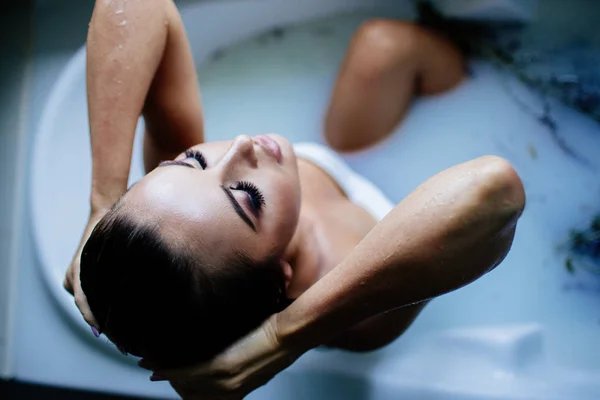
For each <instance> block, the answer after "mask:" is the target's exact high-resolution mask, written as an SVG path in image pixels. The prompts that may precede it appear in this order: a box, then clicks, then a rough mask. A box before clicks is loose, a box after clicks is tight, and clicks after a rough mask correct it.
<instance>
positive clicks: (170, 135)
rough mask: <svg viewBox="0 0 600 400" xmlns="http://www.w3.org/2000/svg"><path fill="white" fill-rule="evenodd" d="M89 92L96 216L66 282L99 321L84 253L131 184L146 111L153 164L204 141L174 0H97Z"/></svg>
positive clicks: (193, 75) (84, 311)
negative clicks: (85, 280)
mask: <svg viewBox="0 0 600 400" xmlns="http://www.w3.org/2000/svg"><path fill="white" fill-rule="evenodd" d="M87 91H88V109H89V124H90V136H91V143H92V190H91V197H90V203H91V214H90V217H89V221H88V224H87V226H86V228H85V231H84V234H83V236H82V239H81V242H80V245H79V248H78V250H77V252H76V254H75V257H74V258H73V261H72V262H71V265H70V266H69V269H68V271H67V274H66V278H65V282H64V286H65V288H66V289H67V290H68V291H69V292H70V293H71V294H74V296H75V301H76V304H77V306H78V307H79V309H80V310H81V312H82V314H83V316H84V318H85V320H86V321H87V322H88V323H90V324H91V325H94V318H93V316H92V315H91V313H90V312H89V309H88V307H87V301H86V299H85V295H84V294H83V292H82V291H81V289H80V286H79V285H80V283H79V258H80V256H81V249H82V247H83V245H84V244H85V242H86V241H87V238H88V237H89V235H90V233H91V231H92V230H93V228H94V226H95V225H96V223H97V222H98V221H99V220H100V218H101V217H102V216H103V215H104V213H105V212H106V211H107V210H108V209H109V208H110V207H111V206H112V204H113V203H114V202H115V201H117V200H118V199H119V198H120V197H121V195H122V194H123V193H124V192H125V190H126V189H127V179H128V176H129V168H130V164H131V152H132V148H133V139H134V135H135V127H136V125H137V121H138V119H139V116H140V114H141V113H142V111H143V113H144V117H145V120H146V127H147V132H146V140H145V143H144V147H145V149H144V150H145V151H144V153H145V162H146V168H147V169H152V168H153V167H154V166H155V165H156V164H157V163H158V161H160V160H161V159H167V158H171V157H172V156H174V155H175V154H177V153H178V152H180V151H181V150H183V149H185V148H187V147H189V146H192V145H194V144H197V143H200V142H202V141H203V139H204V136H203V125H202V124H203V120H202V107H201V103H200V94H199V91H198V83H197V79H196V72H195V67H194V63H193V58H192V55H191V51H190V48H189V44H188V41H187V38H186V36H185V31H184V29H183V25H182V23H181V19H180V18H179V14H178V12H177V9H176V8H175V5H174V4H173V2H172V1H171V0H143V1H142V0H128V1H97V2H96V5H95V7H94V13H93V15H92V20H91V22H90V26H89V32H88V40H87Z"/></svg>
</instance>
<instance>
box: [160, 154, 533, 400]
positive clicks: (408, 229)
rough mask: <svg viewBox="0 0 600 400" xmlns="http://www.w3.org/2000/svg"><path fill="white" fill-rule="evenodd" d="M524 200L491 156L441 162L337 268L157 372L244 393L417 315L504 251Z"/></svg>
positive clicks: (189, 390)
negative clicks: (230, 339) (378, 322)
mask: <svg viewBox="0 0 600 400" xmlns="http://www.w3.org/2000/svg"><path fill="white" fill-rule="evenodd" d="M524 204H525V193H524V190H523V186H522V184H521V180H520V179H519V177H518V175H517V173H516V172H515V171H514V170H513V168H512V167H511V166H510V164H509V163H508V162H506V161H505V160H503V159H501V158H498V157H493V156H487V157H482V158H479V159H476V160H473V161H470V162H467V163H464V164H461V165H458V166H456V167H453V168H450V169H448V170H446V171H444V172H442V173H440V174H438V175H436V176H435V177H433V178H431V179H429V180H427V181H426V182H425V183H423V184H422V185H421V186H419V187H418V188H417V189H416V190H415V191H413V192H412V193H411V194H410V195H409V196H408V197H407V198H406V199H405V200H404V201H402V202H401V203H400V204H399V205H398V206H396V208H395V209H394V210H393V211H392V212H390V214H388V215H387V216H386V217H385V218H384V219H383V220H382V221H381V222H380V223H379V224H378V225H377V226H376V227H375V228H373V230H371V232H369V234H368V235H367V236H366V237H365V238H364V239H363V240H362V241H361V242H360V243H359V245H358V246H357V247H356V248H355V249H354V250H353V251H352V252H351V253H350V255H349V256H348V257H347V258H346V259H345V260H344V261H343V262H342V263H341V264H340V265H339V266H337V267H336V268H335V269H334V270H332V271H331V272H330V273H329V274H327V275H326V276H324V277H323V278H322V279H321V280H319V281H318V282H317V283H315V284H314V285H313V286H312V287H311V288H310V289H309V290H307V291H306V292H305V293H304V294H302V296H300V297H299V298H298V299H297V300H296V301H295V302H294V303H293V304H292V305H290V306H289V307H288V308H287V309H285V310H284V311H282V312H281V313H279V314H277V315H275V316H273V317H271V318H270V319H268V320H267V321H266V322H265V323H263V325H262V326H261V327H260V328H259V329H257V330H256V331H254V332H252V333H250V334H249V335H247V336H246V337H245V338H244V339H242V340H240V341H239V342H238V343H236V344H234V345H233V346H232V347H230V348H229V349H228V350H227V351H225V352H224V353H222V354H221V355H220V356H218V357H217V358H215V359H214V360H213V361H211V362H209V363H207V364H204V365H201V366H198V367H196V368H191V369H184V370H177V371H157V374H158V375H159V376H160V377H161V378H166V379H170V380H183V381H184V382H187V384H186V385H181V383H174V386H175V387H176V389H177V390H178V391H179V392H180V394H183V395H184V398H185V399H195V398H197V397H194V395H193V393H201V394H206V395H208V394H213V393H214V394H215V395H232V394H233V395H240V396H241V395H245V394H247V393H248V392H249V391H251V390H253V389H255V388H257V387H258V386H260V385H262V384H264V383H266V382H267V381H268V380H269V379H270V378H272V377H273V376H274V375H275V374H276V373H278V372H279V371H281V370H282V369H283V368H285V367H287V366H288V365H290V364H291V363H292V362H293V361H294V360H295V359H296V358H298V357H299V356H300V355H302V354H303V353H304V352H306V351H307V350H308V349H311V348H313V347H315V346H317V345H320V344H324V343H329V342H330V341H331V340H332V339H333V338H335V337H337V336H339V335H340V334H341V333H342V332H345V331H347V330H348V329H349V328H352V327H354V326H356V324H357V323H360V322H362V321H365V320H366V319H368V318H370V317H374V316H377V315H380V314H381V313H383V312H387V311H390V310H397V309H401V308H402V307H407V306H409V307H413V311H416V312H418V304H420V303H422V302H424V301H427V300H429V299H432V298H434V297H436V296H439V295H442V294H444V293H448V292H450V291H452V290H455V289H458V288H460V287H462V286H465V285H467V284H469V283H470V282H472V281H474V280H476V279H478V278H479V277H481V276H482V275H484V274H486V273H487V272H489V271H491V270H492V269H493V268H494V267H496V266H497V265H498V264H499V263H500V262H501V261H502V260H503V259H504V257H505V256H506V254H507V253H508V251H509V249H510V247H511V244H512V240H513V236H514V232H515V228H516V223H517V220H518V219H519V217H520V215H521V213H522V210H523V207H524ZM404 317H405V318H407V317H408V315H405V316H404ZM148 367H152V366H148ZM207 378H208V379H207Z"/></svg>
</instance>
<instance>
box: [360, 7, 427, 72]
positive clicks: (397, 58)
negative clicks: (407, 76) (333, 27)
mask: <svg viewBox="0 0 600 400" xmlns="http://www.w3.org/2000/svg"><path fill="white" fill-rule="evenodd" d="M420 30H421V28H419V27H418V26H416V25H414V24H411V23H408V22H401V21H393V20H386V19H373V20H370V21H367V22H365V23H363V24H362V25H361V26H360V28H359V29H358V30H357V31H356V33H355V34H354V38H353V40H352V46H351V54H353V55H354V56H355V57H358V58H360V59H361V65H363V67H364V68H366V69H370V70H369V71H368V72H370V73H378V72H384V71H385V70H387V69H389V68H391V67H395V66H397V65H398V64H399V63H402V62H405V61H409V62H410V61H411V60H413V59H414V56H415V54H416V53H417V51H418V48H419V40H420V36H421V35H422V32H421V31H420Z"/></svg>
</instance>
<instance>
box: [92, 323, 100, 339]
mask: <svg viewBox="0 0 600 400" xmlns="http://www.w3.org/2000/svg"><path fill="white" fill-rule="evenodd" d="M92 333H93V334H94V336H96V338H99V337H100V332H98V329H96V327H95V326H92Z"/></svg>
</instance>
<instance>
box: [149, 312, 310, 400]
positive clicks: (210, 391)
mask: <svg viewBox="0 0 600 400" xmlns="http://www.w3.org/2000/svg"><path fill="white" fill-rule="evenodd" d="M207 345H210V344H209V343H207ZM304 351H305V350H304ZM304 351H303V350H300V349H291V348H286V346H284V345H282V343H281V340H280V336H279V333H278V328H277V314H276V315H273V316H271V317H270V318H269V319H267V320H266V321H265V322H264V323H263V324H262V325H261V326H260V327H259V328H258V329H256V330H254V331H253V332H251V333H249V334H248V335H246V336H245V337H244V338H242V339H240V340H239V341H237V342H236V343H234V344H233V345H232V346H230V347H229V348H228V349H226V350H225V351H223V352H222V353H221V354H219V355H218V356H216V357H215V358H214V359H212V360H211V361H208V362H206V363H203V364H199V365H195V366H192V367H187V368H181V369H170V370H167V369H160V367H159V366H156V365H152V364H151V363H149V362H148V361H147V360H142V361H140V366H141V367H143V368H146V369H150V370H154V371H155V372H154V374H153V375H152V376H151V377H150V380H152V381H163V380H169V381H170V382H171V385H172V386H173V388H174V389H175V390H176V391H177V393H179V395H180V396H181V397H182V398H183V399H184V400H195V399H202V400H207V399H242V398H243V397H244V396H246V395H247V394H249V393H250V392H252V391H253V390H255V389H257V388H259V387H260V386H262V385H264V384H266V383H267V382H268V381H269V380H271V378H273V377H274V376H275V375H276V374H277V373H279V372H280V371H282V370H283V369H285V368H287V367H288V366H290V365H291V364H292V363H293V362H294V361H296V359H298V357H300V356H301V355H302V354H303V353H304Z"/></svg>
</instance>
